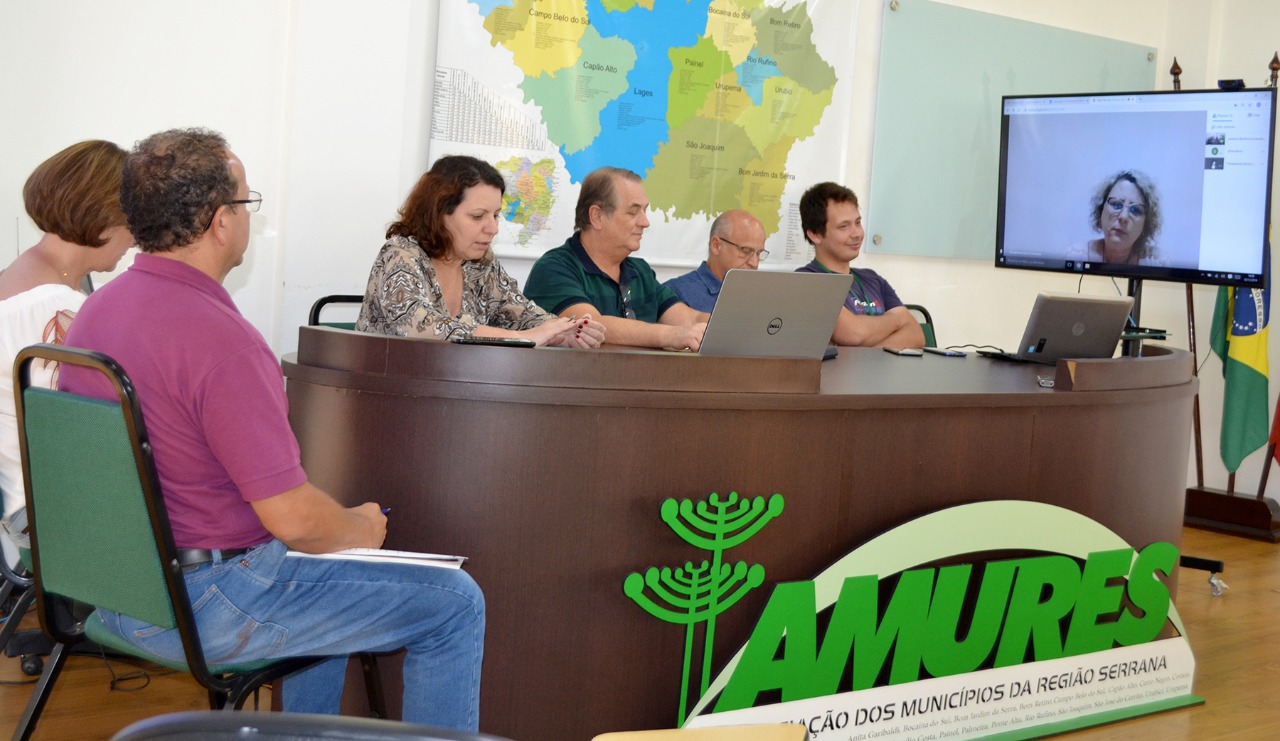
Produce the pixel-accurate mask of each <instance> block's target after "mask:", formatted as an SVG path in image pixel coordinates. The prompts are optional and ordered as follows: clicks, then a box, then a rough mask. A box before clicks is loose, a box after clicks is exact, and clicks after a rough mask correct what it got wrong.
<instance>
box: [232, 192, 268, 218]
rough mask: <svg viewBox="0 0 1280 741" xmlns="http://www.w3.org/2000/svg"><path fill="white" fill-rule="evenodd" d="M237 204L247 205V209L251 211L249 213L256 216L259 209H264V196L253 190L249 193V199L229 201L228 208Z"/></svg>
mask: <svg viewBox="0 0 1280 741" xmlns="http://www.w3.org/2000/svg"><path fill="white" fill-rule="evenodd" d="M236 203H243V204H245V208H247V209H249V213H251V214H256V213H258V209H260V208H262V194H261V193H259V192H258V191H256V190H251V191H249V197H248V198H240V199H237V200H234V201H227V205H228V206H230V205H233V204H236Z"/></svg>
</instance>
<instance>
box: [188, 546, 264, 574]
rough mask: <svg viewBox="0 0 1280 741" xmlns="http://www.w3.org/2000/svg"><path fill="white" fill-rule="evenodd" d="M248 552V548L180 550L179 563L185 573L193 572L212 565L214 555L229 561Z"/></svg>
mask: <svg viewBox="0 0 1280 741" xmlns="http://www.w3.org/2000/svg"><path fill="white" fill-rule="evenodd" d="M248 551H249V549H248V548H223V549H222V550H212V551H211V550H207V549H205V548H179V549H178V563H179V564H181V565H182V570H183V571H191V570H193V569H195V568H196V567H198V566H203V565H205V564H207V563H212V562H213V557H214V554H217V555H219V556H220V557H221V559H222V560H223V561H227V560H229V559H232V558H235V557H236V556H239V555H242V554H244V553H247V552H248Z"/></svg>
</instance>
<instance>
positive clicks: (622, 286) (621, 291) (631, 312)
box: [618, 283, 636, 319]
mask: <svg viewBox="0 0 1280 741" xmlns="http://www.w3.org/2000/svg"><path fill="white" fill-rule="evenodd" d="M618 298H620V299H621V300H622V316H624V317H626V318H627V319H635V318H636V310H635V309H633V308H632V307H631V285H630V284H628V283H619V284H618Z"/></svg>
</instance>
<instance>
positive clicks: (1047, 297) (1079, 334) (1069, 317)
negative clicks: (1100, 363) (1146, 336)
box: [978, 292, 1133, 365]
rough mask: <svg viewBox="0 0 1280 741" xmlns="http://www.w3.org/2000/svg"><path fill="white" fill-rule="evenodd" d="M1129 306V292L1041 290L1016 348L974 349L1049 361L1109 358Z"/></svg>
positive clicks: (988, 352)
mask: <svg viewBox="0 0 1280 741" xmlns="http://www.w3.org/2000/svg"><path fill="white" fill-rule="evenodd" d="M1132 310H1133V298H1132V297H1129V296H1082V295H1079V294H1074V293H1047V292H1044V293H1041V294H1040V295H1039V296H1036V303H1035V306H1034V307H1032V309H1031V318H1029V319H1028V320H1027V328H1026V330H1024V331H1023V333H1022V342H1021V343H1020V344H1019V345H1018V350H1017V352H1012V353H1001V352H993V351H989V350H979V351H978V352H979V354H981V355H986V356H987V357H996V358H1003V359H1005V360H1020V361H1031V362H1035V363H1048V364H1050V365H1052V364H1053V363H1056V362H1058V359H1059V358H1109V357H1111V356H1112V355H1114V354H1115V352H1116V345H1117V344H1118V343H1119V342H1120V335H1121V333H1122V332H1124V327H1125V324H1126V323H1127V322H1128V320H1129V312H1131V311H1132Z"/></svg>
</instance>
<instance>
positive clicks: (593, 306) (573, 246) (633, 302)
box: [524, 167, 710, 350]
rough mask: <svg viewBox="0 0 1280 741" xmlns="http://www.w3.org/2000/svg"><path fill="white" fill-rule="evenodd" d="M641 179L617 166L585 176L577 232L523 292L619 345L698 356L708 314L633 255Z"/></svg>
mask: <svg viewBox="0 0 1280 741" xmlns="http://www.w3.org/2000/svg"><path fill="white" fill-rule="evenodd" d="M648 208H649V197H648V196H647V195H646V194H645V192H644V184H643V183H642V182H641V180H640V176H639V175H637V174H635V173H634V172H631V171H630V170H624V169H621V168H617V167H602V168H600V169H598V170H595V171H593V172H592V173H591V174H589V175H587V177H586V178H584V179H583V181H582V190H581V192H580V193H579V194H578V205H577V209H576V211H575V214H574V229H575V231H574V233H573V236H572V237H569V239H568V241H566V242H565V243H564V244H563V245H561V246H560V247H556V248H555V249H552V250H548V251H547V252H546V254H544V255H543V256H542V257H540V258H538V261H537V262H536V263H534V265H533V269H532V270H531V271H530V272H529V280H528V281H527V282H526V283H525V287H524V293H525V295H526V296H528V297H529V298H531V299H533V300H534V301H535V302H536V303H537V304H538V305H539V306H541V307H542V308H544V309H546V310H547V311H550V312H552V313H554V314H559V315H561V316H570V315H578V316H581V315H583V314H591V315H592V316H597V317H599V318H600V322H601V323H602V324H604V326H605V329H606V334H605V337H606V341H608V342H610V343H613V344H617V345H632V346H635V347H655V348H664V349H668V350H697V349H698V346H699V345H700V344H701V343H702V333H703V332H704V331H705V330H706V328H707V320H708V319H709V318H710V315H709V314H706V313H703V312H701V311H694V310H693V309H691V308H689V307H688V306H687V305H686V304H685V303H684V302H682V301H681V300H680V299H679V297H677V296H676V294H675V292H673V291H672V290H671V289H670V288H666V287H665V286H663V285H661V284H660V283H658V278H657V276H656V275H655V274H654V272H653V268H651V267H649V263H647V262H645V261H644V260H642V259H640V258H638V257H631V253H633V252H635V251H636V250H638V249H640V238H641V236H642V235H643V234H644V230H645V229H646V228H648V226H649V218H648V216H647V215H646V211H647V210H648Z"/></svg>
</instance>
